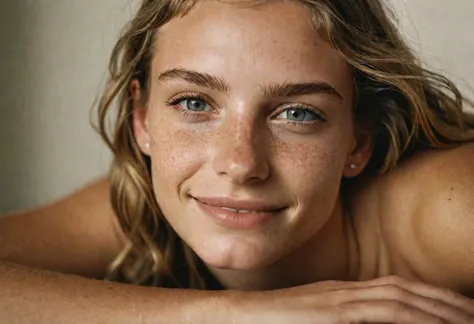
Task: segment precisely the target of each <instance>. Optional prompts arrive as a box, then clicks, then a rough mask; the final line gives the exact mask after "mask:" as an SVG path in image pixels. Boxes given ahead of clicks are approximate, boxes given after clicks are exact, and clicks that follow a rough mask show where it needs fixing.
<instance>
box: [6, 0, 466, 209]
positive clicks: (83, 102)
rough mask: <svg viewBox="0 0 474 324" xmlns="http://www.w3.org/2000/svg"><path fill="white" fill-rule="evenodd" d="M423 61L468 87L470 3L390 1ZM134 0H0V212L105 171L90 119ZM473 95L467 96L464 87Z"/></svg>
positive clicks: (48, 197) (58, 193)
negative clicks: (110, 57)
mask: <svg viewBox="0 0 474 324" xmlns="http://www.w3.org/2000/svg"><path fill="white" fill-rule="evenodd" d="M389 1H390V3H391V4H392V5H393V7H394V9H395V10H396V12H397V13H398V17H399V19H400V25H401V28H402V30H403V32H404V33H405V34H406V36H407V37H408V38H409V39H410V42H411V43H412V45H413V47H414V48H415V49H416V50H417V51H419V52H420V54H421V55H422V56H423V57H424V58H425V59H426V60H427V62H428V63H429V65H430V66H431V67H434V68H436V69H437V70H440V71H443V72H444V73H446V74H448V75H450V76H451V77H453V78H454V79H455V80H456V81H457V82H459V83H461V86H462V88H464V89H466V90H468V89H469V84H470V85H474V36H473V33H474V22H473V17H474V0H453V1H446V0H389ZM133 3H134V2H133V1H132V0H0V213H5V212H10V211H14V210H18V209H23V208H29V207H32V206H35V205H38V204H44V203H47V202H50V201H53V200H55V199H58V198H60V197H62V196H64V195H66V194H68V193H70V192H72V191H74V190H75V189H77V188H79V187H81V186H83V185H84V184H86V183H87V182H89V181H91V180H93V179H94V178H96V177H99V176H100V175H102V174H105V173H106V172H107V168H108V165H109V163H110V155H109V153H108V151H107V149H106V147H105V145H103V143H102V142H101V140H100V139H99V137H98V135H97V134H96V133H95V132H94V131H93V130H92V128H91V127H90V124H89V113H90V109H91V106H92V104H93V102H94V99H95V97H96V96H97V95H98V94H99V93H100V89H101V88H102V86H103V83H104V80H105V76H106V74H105V72H106V65H107V60H108V55H109V53H110V51H111V48H112V46H113V44H114V41H115V40H116V38H117V35H118V34H119V32H120V29H121V28H122V27H123V25H124V24H125V23H126V21H127V19H128V18H129V17H130V15H131V13H132V12H133ZM470 94H471V95H473V97H474V93H473V92H472V91H471V92H470Z"/></svg>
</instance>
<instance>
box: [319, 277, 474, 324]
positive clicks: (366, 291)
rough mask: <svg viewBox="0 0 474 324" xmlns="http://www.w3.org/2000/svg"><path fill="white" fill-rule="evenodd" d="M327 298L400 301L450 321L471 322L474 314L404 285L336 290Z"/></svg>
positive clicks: (353, 300)
mask: <svg viewBox="0 0 474 324" xmlns="http://www.w3.org/2000/svg"><path fill="white" fill-rule="evenodd" d="M326 300H329V301H330V302H331V303H333V304H341V303H348V302H363V301H372V300H373V301H375V300H380V301H382V300H385V301H393V302H400V303H405V304H408V305H410V306H411V307H414V308H417V309H419V310H421V311H423V312H425V313H428V314H431V315H434V316H436V317H439V318H443V319H444V320H446V321H448V322H450V323H457V324H464V323H465V324H469V323H472V322H473V316H471V315H470V314H469V313H467V312H465V311H463V310H461V309H459V308H457V307H454V306H452V305H450V304H447V303H445V302H443V301H441V300H438V299H433V298H430V297H424V296H420V295H417V294H414V293H412V292H411V291H409V290H407V289H405V288H403V287H400V286H395V285H382V286H373V287H365V288H355V289H349V290H340V291H334V292H331V293H329V295H328V298H326Z"/></svg>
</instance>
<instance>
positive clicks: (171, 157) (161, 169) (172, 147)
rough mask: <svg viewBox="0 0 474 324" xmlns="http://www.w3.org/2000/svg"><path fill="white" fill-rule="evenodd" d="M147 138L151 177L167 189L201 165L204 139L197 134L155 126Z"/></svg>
mask: <svg viewBox="0 0 474 324" xmlns="http://www.w3.org/2000/svg"><path fill="white" fill-rule="evenodd" d="M150 135H151V140H152V144H153V145H152V152H151V161H152V168H153V173H154V174H153V177H154V178H155V179H160V181H161V182H162V183H163V184H165V183H166V184H167V186H168V187H175V186H177V185H179V184H181V183H182V182H183V181H185V180H187V179H188V178H189V177H191V176H192V175H193V174H194V173H195V172H196V170H198V169H199V167H200V166H201V165H202V164H203V162H204V160H205V156H204V154H205V152H206V150H205V147H206V140H205V139H204V138H202V136H200V135H199V134H198V133H196V132H193V131H189V130H182V128H177V127H173V125H170V123H157V125H156V127H154V128H153V130H152V131H151V133H150Z"/></svg>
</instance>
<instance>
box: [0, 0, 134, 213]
mask: <svg viewBox="0 0 474 324" xmlns="http://www.w3.org/2000/svg"><path fill="white" fill-rule="evenodd" d="M130 13H131V1H130V0H100V1H97V0H81V1H77V0H67V1H64V0H0V44H1V45H0V109H1V114H0V213H5V212H10V211H14V210H18V209H23V208H28V207H31V206H34V205H38V204H44V203H47V202H50V201H52V200H55V199H57V198H59V197H62V196H64V195H66V194H68V193H70V192H72V191H73V190H75V189H77V188H78V187H80V186H82V185H84V184H85V183H86V182H88V181H90V180H92V179H94V178H96V177H98V176H100V175H103V174H105V173H106V172H107V168H108V165H109V163H110V155H109V153H108V151H107V149H106V147H105V145H104V144H103V143H102V141H101V140H100V138H99V136H98V135H97V134H96V133H95V132H94V131H93V130H92V129H91V127H90V124H89V112H90V109H91V106H92V104H93V102H94V99H95V97H96V96H97V95H98V94H99V93H100V91H99V90H100V88H101V86H102V85H103V84H104V80H105V76H106V74H105V72H106V68H107V62H108V56H109V54H110V52H111V49H112V47H113V45H114V42H115V40H116V39H117V36H118V33H119V32H120V29H121V28H122V27H123V25H124V24H125V23H126V22H127V20H128V19H129V17H130Z"/></svg>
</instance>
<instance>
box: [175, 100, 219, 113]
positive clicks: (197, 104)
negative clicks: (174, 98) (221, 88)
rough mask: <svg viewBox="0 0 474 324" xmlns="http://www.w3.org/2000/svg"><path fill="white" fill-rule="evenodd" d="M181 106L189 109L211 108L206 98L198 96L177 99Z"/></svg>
mask: <svg viewBox="0 0 474 324" xmlns="http://www.w3.org/2000/svg"><path fill="white" fill-rule="evenodd" d="M178 104H179V105H180V106H181V108H183V109H185V110H190V111H196V112H199V111H209V110H210V109H211V107H210V105H209V104H208V103H207V102H206V100H203V99H200V98H187V99H183V100H181V101H179V103H178Z"/></svg>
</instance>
